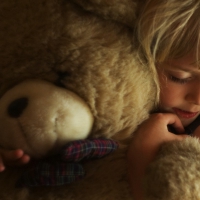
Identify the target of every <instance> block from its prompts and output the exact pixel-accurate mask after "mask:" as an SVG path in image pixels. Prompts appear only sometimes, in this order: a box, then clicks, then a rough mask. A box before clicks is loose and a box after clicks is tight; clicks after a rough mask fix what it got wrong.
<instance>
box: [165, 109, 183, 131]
mask: <svg viewBox="0 0 200 200" xmlns="http://www.w3.org/2000/svg"><path fill="white" fill-rule="evenodd" d="M165 119H166V123H167V125H172V126H173V127H174V128H175V129H176V131H177V132H178V133H184V132H185V131H184V127H183V125H182V123H181V120H180V119H179V118H178V117H177V116H176V115H174V114H171V113H168V114H166V118H165Z"/></svg>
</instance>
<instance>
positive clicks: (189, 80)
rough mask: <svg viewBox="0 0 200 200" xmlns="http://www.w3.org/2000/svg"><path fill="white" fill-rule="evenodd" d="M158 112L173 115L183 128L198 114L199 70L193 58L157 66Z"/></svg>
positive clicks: (199, 105)
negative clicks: (159, 90) (158, 83)
mask: <svg viewBox="0 0 200 200" xmlns="http://www.w3.org/2000/svg"><path fill="white" fill-rule="evenodd" d="M158 75H159V80H160V87H161V92H160V110H161V111H162V112H171V113H175V114H176V115H177V116H178V117H179V118H180V120H181V122H182V123H183V125H184V126H187V125H189V124H190V123H191V122H192V121H194V119H196V118H197V116H198V115H199V114H200V69H198V67H197V64H195V56H194V55H192V54H189V55H187V56H185V57H183V58H179V59H175V60H170V61H168V62H165V63H162V64H159V66H158Z"/></svg>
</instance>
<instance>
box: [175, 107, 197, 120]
mask: <svg viewBox="0 0 200 200" xmlns="http://www.w3.org/2000/svg"><path fill="white" fill-rule="evenodd" d="M173 110H174V112H175V113H176V114H177V115H178V116H179V117H181V118H186V119H190V118H193V117H195V116H196V115H197V114H198V113H199V112H188V111H185V110H181V109H178V108H173Z"/></svg>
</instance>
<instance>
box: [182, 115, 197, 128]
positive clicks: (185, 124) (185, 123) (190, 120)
mask: <svg viewBox="0 0 200 200" xmlns="http://www.w3.org/2000/svg"><path fill="white" fill-rule="evenodd" d="M195 119H196V117H195V118H192V119H180V120H181V122H182V124H183V126H184V127H186V126H188V125H189V124H191V123H192V122H193V121H194V120H195Z"/></svg>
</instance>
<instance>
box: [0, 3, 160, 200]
mask: <svg viewBox="0 0 200 200" xmlns="http://www.w3.org/2000/svg"><path fill="white" fill-rule="evenodd" d="M136 11H137V3H136V2H135V1H134V0H126V1H123V0H118V1H106V0H101V1H99V0H96V1H79V0H29V1H27V0H19V1H15V0H9V1H7V0H2V1H0V13H1V14H0V20H1V23H0V30H1V31H0V46H1V49H0V60H1V65H0V96H2V95H3V94H4V93H5V92H6V91H7V90H8V89H10V88H11V87H13V86H14V85H16V84H17V83H19V82H21V81H23V80H25V79H29V78H39V79H44V80H47V81H50V82H52V83H54V82H55V81H56V80H57V79H58V74H59V73H60V72H62V73H64V74H65V75H66V76H64V77H63V78H62V83H63V85H64V86H65V87H66V89H68V90H71V91H72V92H74V93H76V94H77V95H78V96H79V97H81V98H82V99H83V100H84V101H85V102H86V104H87V105H88V106H89V108H90V109H91V112H92V114H93V116H94V126H93V130H92V133H91V136H90V137H107V138H110V137H113V138H115V139H116V138H121V139H122V138H123V139H127V138H128V137H129V136H130V135H131V134H132V133H133V131H134V130H135V129H136V127H137V126H138V124H139V123H140V122H141V121H143V120H145V119H146V118H147V117H148V115H149V111H150V110H152V109H153V107H154V105H155V97H156V89H155V88H156V87H155V86H154V80H152V76H151V72H150V70H149V69H148V67H147V66H144V65H142V64H141V63H140V62H139V60H138V57H137V50H136V44H137V41H136V38H135V37H134V31H133V27H134V22H135V17H136ZM125 155H126V154H125V149H124V150H119V152H115V153H114V154H112V155H109V156H108V157H106V158H103V159H100V160H95V161H91V162H88V163H86V171H87V175H86V177H85V178H84V179H83V180H81V181H77V182H76V183H73V184H70V185H66V186H60V187H55V188H35V189H34V188H32V189H15V188H14V184H15V180H16V179H17V177H18V176H19V175H20V170H23V168H22V169H10V170H7V171H6V172H4V173H1V174H0V199H1V200H7V199H15V200H17V199H18V200H29V199H30V200H31V199H40V200H47V199H49V200H56V199H58V200H64V199H65V200H72V199H82V200H84V199H85V200H89V199H91V200H95V199H101V200H103V199H105V200H106V199H124V198H125V199H132V196H131V194H130V191H129V185H128V182H127V177H126V176H127V175H126V159H125Z"/></svg>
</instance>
